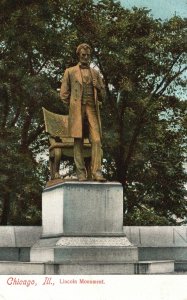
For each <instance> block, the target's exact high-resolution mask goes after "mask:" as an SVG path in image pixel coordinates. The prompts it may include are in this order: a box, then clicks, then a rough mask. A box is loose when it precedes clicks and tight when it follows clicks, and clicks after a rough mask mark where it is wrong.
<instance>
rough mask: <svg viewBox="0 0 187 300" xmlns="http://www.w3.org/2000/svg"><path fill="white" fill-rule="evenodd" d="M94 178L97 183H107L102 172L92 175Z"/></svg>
mask: <svg viewBox="0 0 187 300" xmlns="http://www.w3.org/2000/svg"><path fill="white" fill-rule="evenodd" d="M92 178H93V180H95V181H100V182H105V181H106V178H104V177H103V175H102V174H101V172H96V173H94V174H92Z"/></svg>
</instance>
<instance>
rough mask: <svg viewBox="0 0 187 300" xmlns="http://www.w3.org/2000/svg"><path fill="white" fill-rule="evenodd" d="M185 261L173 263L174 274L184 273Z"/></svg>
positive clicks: (186, 261) (186, 268)
mask: <svg viewBox="0 0 187 300" xmlns="http://www.w3.org/2000/svg"><path fill="white" fill-rule="evenodd" d="M186 271H187V260H181V261H175V272H186Z"/></svg>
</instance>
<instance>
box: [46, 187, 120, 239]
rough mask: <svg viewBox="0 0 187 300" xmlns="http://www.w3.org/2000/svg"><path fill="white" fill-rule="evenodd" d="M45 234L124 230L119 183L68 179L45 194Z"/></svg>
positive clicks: (94, 233) (90, 233) (111, 232)
mask: <svg viewBox="0 0 187 300" xmlns="http://www.w3.org/2000/svg"><path fill="white" fill-rule="evenodd" d="M42 227H43V233H42V236H43V237H55V236H61V235H68V236H69V235H71V236H74V235H80V236H81V235H83V236H84V235H91V236H93V235H94V236H95V235H96V236H100V235H114V234H116V235H121V234H123V189H122V186H121V185H120V184H119V183H95V182H84V183H80V182H65V183H63V184H59V185H57V186H55V187H51V188H46V189H45V190H44V192H43V195H42Z"/></svg>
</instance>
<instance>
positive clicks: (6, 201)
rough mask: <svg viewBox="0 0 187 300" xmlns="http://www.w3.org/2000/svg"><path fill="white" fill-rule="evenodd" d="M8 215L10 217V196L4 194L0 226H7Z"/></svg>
mask: <svg viewBox="0 0 187 300" xmlns="http://www.w3.org/2000/svg"><path fill="white" fill-rule="evenodd" d="M9 215H10V194H9V193H6V194H5V195H4V201H3V209H2V215H1V222H0V225H8V221H9Z"/></svg>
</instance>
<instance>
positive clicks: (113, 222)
mask: <svg viewBox="0 0 187 300" xmlns="http://www.w3.org/2000/svg"><path fill="white" fill-rule="evenodd" d="M42 224H43V226H42V227H43V231H42V237H41V239H40V240H39V241H38V242H37V243H36V244H35V245H34V246H33V247H32V249H31V254H30V257H31V261H32V262H52V263H55V264H60V263H62V264H66V265H67V264H68V263H69V264H72V263H73V264H75V263H88V269H87V271H88V272H89V266H90V264H92V266H93V264H97V263H100V264H102V265H106V266H107V265H108V264H117V265H118V266H119V267H120V264H123V265H124V263H129V262H131V263H132V262H137V261H138V249H137V247H134V246H133V245H132V244H131V243H130V242H129V240H128V239H127V238H126V236H125V234H124V232H123V188H122V186H121V184H119V183H116V182H109V183H98V182H83V183H80V182H64V183H61V184H58V185H56V186H52V187H49V188H46V189H45V190H44V192H43V195H42ZM66 272H67V270H66ZM90 272H92V271H90ZM131 273H133V264H132V270H131ZM62 274H63V272H62ZM66 274H67V273H66Z"/></svg>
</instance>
